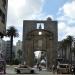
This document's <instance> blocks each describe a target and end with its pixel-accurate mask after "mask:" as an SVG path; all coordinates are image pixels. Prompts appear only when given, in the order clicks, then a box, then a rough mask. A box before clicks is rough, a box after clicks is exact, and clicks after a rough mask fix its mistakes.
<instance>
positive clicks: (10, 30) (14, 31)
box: [6, 26, 18, 64]
mask: <svg viewBox="0 0 75 75" xmlns="http://www.w3.org/2000/svg"><path fill="white" fill-rule="evenodd" d="M6 34H7V36H8V37H10V52H11V53H10V54H11V56H10V63H11V64H12V49H13V38H14V37H18V32H17V29H16V28H15V27H14V26H10V27H9V28H8V29H7V32H6Z"/></svg>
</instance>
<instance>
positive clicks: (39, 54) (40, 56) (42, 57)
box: [34, 51, 47, 70]
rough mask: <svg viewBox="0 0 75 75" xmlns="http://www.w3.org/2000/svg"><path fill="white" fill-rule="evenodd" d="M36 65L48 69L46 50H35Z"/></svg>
mask: <svg viewBox="0 0 75 75" xmlns="http://www.w3.org/2000/svg"><path fill="white" fill-rule="evenodd" d="M34 55H35V57H34V62H35V63H34V67H35V68H39V66H40V67H41V68H42V70H46V69H47V52H46V51H35V52H34Z"/></svg>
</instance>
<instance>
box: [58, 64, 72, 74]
mask: <svg viewBox="0 0 75 75" xmlns="http://www.w3.org/2000/svg"><path fill="white" fill-rule="evenodd" d="M70 72H71V66H70V64H59V65H58V66H57V73H58V74H60V73H66V74H68V73H70Z"/></svg>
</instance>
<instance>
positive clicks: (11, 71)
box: [5, 67, 71, 75]
mask: <svg viewBox="0 0 75 75" xmlns="http://www.w3.org/2000/svg"><path fill="white" fill-rule="evenodd" d="M5 75H71V74H57V73H55V74H53V73H52V72H47V71H38V73H36V74H16V73H15V71H14V67H7V69H6V74H5Z"/></svg>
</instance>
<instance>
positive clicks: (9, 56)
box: [6, 40, 15, 63]
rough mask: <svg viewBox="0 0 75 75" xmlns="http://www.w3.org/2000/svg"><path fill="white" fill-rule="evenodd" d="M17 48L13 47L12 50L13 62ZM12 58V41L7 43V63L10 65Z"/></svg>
mask: <svg viewBox="0 0 75 75" xmlns="http://www.w3.org/2000/svg"><path fill="white" fill-rule="evenodd" d="M14 51H15V47H14V46H13V49H12V60H13V59H14V57H15V53H14ZM10 58H11V48H10V41H9V40H8V41H6V62H7V63H10Z"/></svg>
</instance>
